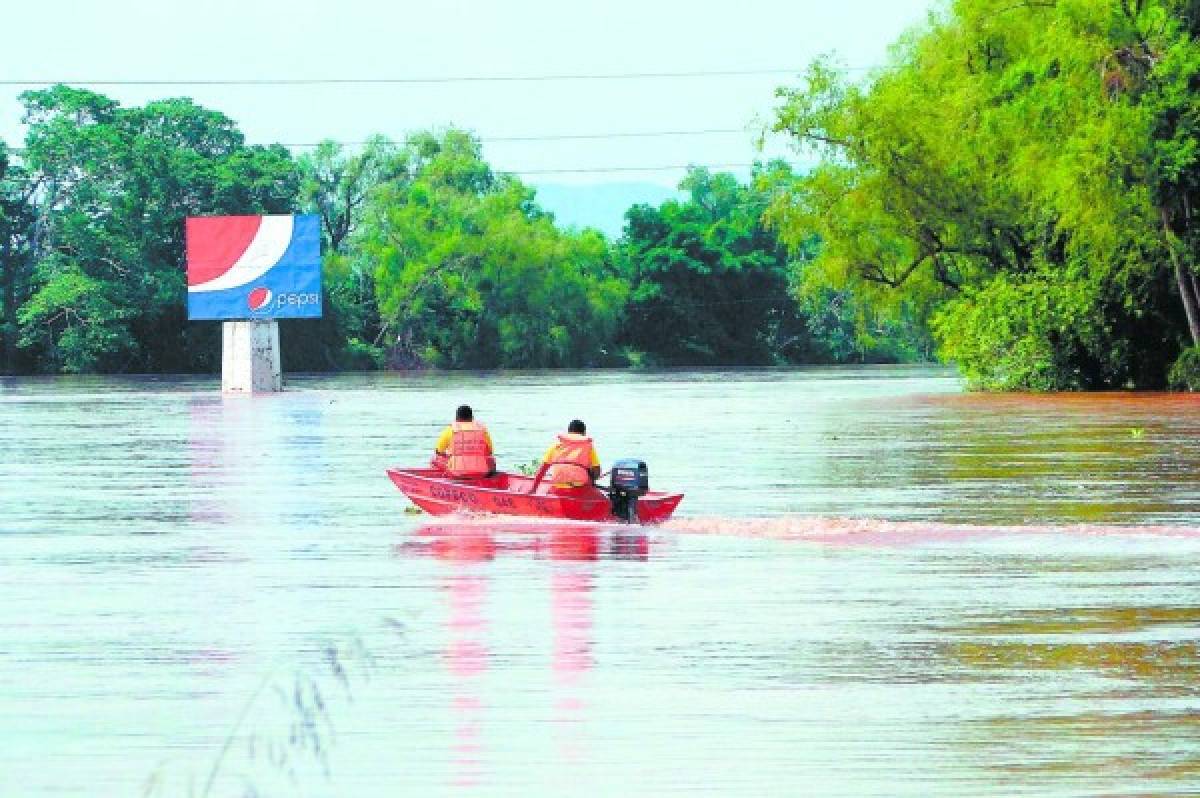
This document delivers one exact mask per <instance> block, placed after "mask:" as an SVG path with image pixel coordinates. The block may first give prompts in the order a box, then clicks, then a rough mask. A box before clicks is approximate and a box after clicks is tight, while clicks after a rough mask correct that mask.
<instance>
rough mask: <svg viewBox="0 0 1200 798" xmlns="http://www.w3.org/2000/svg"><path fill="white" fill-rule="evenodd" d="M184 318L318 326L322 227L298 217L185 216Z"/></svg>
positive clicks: (314, 220)
mask: <svg viewBox="0 0 1200 798" xmlns="http://www.w3.org/2000/svg"><path fill="white" fill-rule="evenodd" d="M185 233H186V238H187V284H188V293H187V297H188V319H191V320H200V319H319V318H320V317H321V228H320V223H319V221H318V218H317V217H316V216H312V215H305V216H189V217H188V219H187V226H186V230H185Z"/></svg>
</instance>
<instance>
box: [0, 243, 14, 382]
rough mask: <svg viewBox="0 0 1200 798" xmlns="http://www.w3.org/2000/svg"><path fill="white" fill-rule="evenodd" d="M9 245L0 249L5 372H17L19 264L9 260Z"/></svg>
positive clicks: (3, 370)
mask: <svg viewBox="0 0 1200 798" xmlns="http://www.w3.org/2000/svg"><path fill="white" fill-rule="evenodd" d="M10 251H11V250H10V249H9V248H8V247H5V248H4V249H0V270H3V272H4V322H3V323H4V368H3V369H0V373H3V374H15V373H16V368H17V264H16V258H15V257H14V258H13V259H12V260H9V258H8V254H9V252H10Z"/></svg>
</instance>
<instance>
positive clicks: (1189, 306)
mask: <svg viewBox="0 0 1200 798" xmlns="http://www.w3.org/2000/svg"><path fill="white" fill-rule="evenodd" d="M1159 214H1160V215H1161V216H1162V223H1163V234H1164V235H1165V236H1166V241H1167V252H1169V253H1170V255H1171V264H1172V265H1173V266H1174V267H1175V283H1176V284H1177V285H1178V286H1179V297H1180V298H1181V299H1182V300H1183V311H1184V313H1186V314H1187V321H1188V331H1189V332H1191V334H1192V345H1193V346H1196V345H1200V307H1198V305H1200V303H1198V301H1197V295H1196V283H1195V277H1194V276H1193V275H1192V270H1191V269H1189V268H1188V266H1187V264H1185V263H1184V262H1183V260H1182V259H1180V257H1179V251H1178V249H1177V248H1176V246H1175V233H1174V232H1173V231H1172V230H1171V225H1170V218H1169V217H1168V215H1167V211H1166V209H1165V208H1160V209H1159Z"/></svg>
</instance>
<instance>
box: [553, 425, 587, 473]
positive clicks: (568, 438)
mask: <svg viewBox="0 0 1200 798" xmlns="http://www.w3.org/2000/svg"><path fill="white" fill-rule="evenodd" d="M548 462H549V463H550V468H548V469H547V470H546V476H545V480H546V481H547V482H551V483H553V484H555V485H572V486H581V485H588V484H591V481H592V476H591V473H590V472H589V469H590V468H591V467H592V439H591V438H589V437H587V436H586V435H576V434H575V433H573V432H567V433H563V434H561V435H559V436H558V443H557V444H555V445H554V450H553V451H552V452H550V459H549V461H548Z"/></svg>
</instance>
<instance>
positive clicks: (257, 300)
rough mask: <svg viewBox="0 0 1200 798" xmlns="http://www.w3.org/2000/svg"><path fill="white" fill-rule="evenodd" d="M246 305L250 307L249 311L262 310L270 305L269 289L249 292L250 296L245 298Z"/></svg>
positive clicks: (257, 289)
mask: <svg viewBox="0 0 1200 798" xmlns="http://www.w3.org/2000/svg"><path fill="white" fill-rule="evenodd" d="M246 304H247V305H249V306H250V309H251V310H262V309H263V308H265V307H266V306H267V305H269V304H271V289H270V288H266V287H265V286H264V287H260V288H255V289H254V290H253V291H251V292H250V296H248V297H246Z"/></svg>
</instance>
